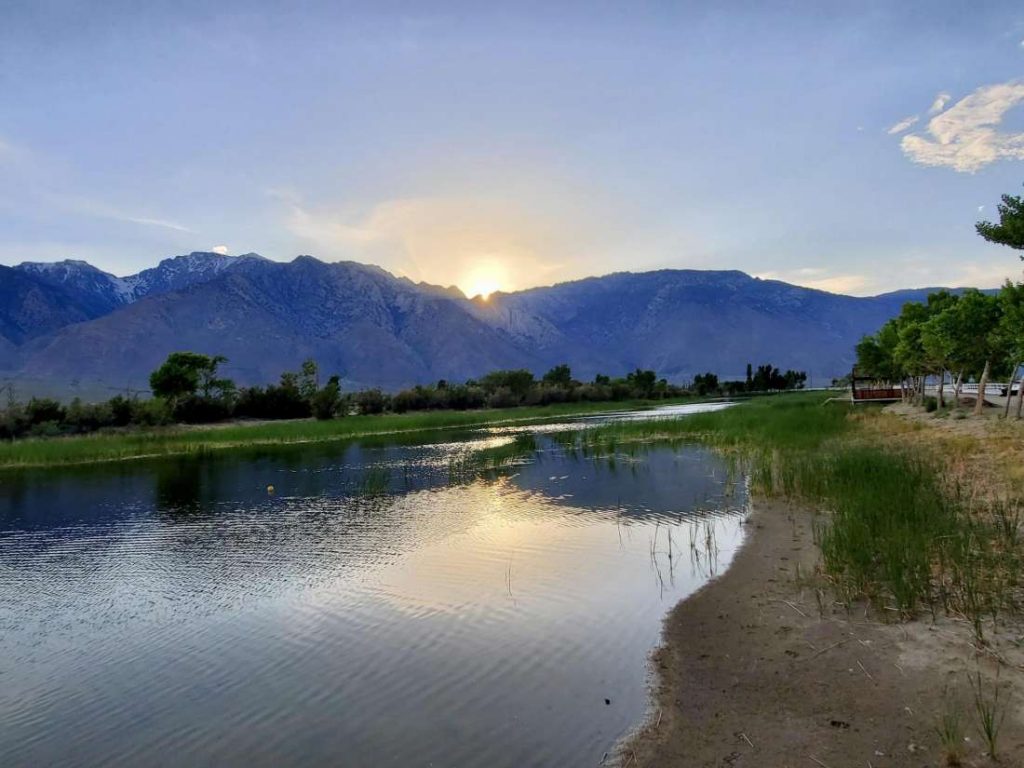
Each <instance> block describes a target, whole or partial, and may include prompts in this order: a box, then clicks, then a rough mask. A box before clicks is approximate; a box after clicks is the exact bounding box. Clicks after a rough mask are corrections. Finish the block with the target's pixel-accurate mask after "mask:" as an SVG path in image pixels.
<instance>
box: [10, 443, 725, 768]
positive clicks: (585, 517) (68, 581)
mask: <svg viewBox="0 0 1024 768" xmlns="http://www.w3.org/2000/svg"><path fill="white" fill-rule="evenodd" d="M482 440H483V441H484V442H482V443H480V444H478V445H475V446H473V447H474V448H501V447H502V446H505V445H506V443H507V442H508V440H509V437H508V436H507V435H497V436H493V437H486V436H485V437H483V438H482ZM466 452H467V446H466V444H465V443H445V442H442V441H438V442H436V443H433V444H430V445H427V446H418V447H417V446H383V445H379V446H374V447H368V446H359V445H348V446H345V445H335V446H333V447H332V446H304V447H301V448H290V449H287V450H284V451H265V452H254V453H251V454H247V455H242V456H240V455H223V456H216V457H214V458H206V459H203V460H170V461H162V462H150V463H145V464H143V463H137V464H131V465H122V466H115V467H104V468H98V467H96V468H92V469H90V470H74V471H63V472H60V473H24V474H21V475H16V476H15V475H12V476H10V477H5V478H4V479H3V481H2V482H0V636H2V638H3V639H2V640H0V679H2V680H3V686H0V717H2V718H3V722H4V724H5V725H4V729H3V730H2V732H0V761H2V762H3V763H4V764H12V763H36V764H38V763H45V762H47V761H53V762H64V761H66V760H67V759H69V757H70V756H74V759H75V760H76V761H77V762H79V763H81V764H96V765H99V764H118V763H120V764H152V763H155V762H164V763H166V762H170V763H171V764H182V765H184V764H188V765H195V764H208V765H212V764H217V765H233V764H237V765H242V764H245V765H254V764H256V765H280V764H309V765H314V764H323V763H325V762H326V763H332V764H353V765H394V766H406V765H428V764H431V762H433V763H434V764H448V765H452V764H456V765H487V766H506V765H507V766H522V765H565V766H573V765H580V766H593V765H596V763H597V762H598V761H599V760H600V758H601V756H602V754H603V753H604V752H605V751H606V750H607V749H609V747H610V746H611V744H612V743H614V741H615V740H616V739H617V738H618V737H619V736H620V735H621V734H622V733H623V732H624V731H625V730H626V729H628V728H629V727H630V726H631V725H633V724H635V723H636V722H637V721H638V719H639V718H640V717H641V716H642V714H643V711H644V707H645V702H646V689H645V679H646V676H645V669H646V668H645V662H646V656H647V653H648V652H649V650H650V649H651V648H652V647H653V646H654V645H655V644H656V642H657V638H658V633H659V631H660V622H661V617H662V616H663V615H664V613H665V612H666V611H667V609H668V608H669V607H670V606H671V605H672V604H673V603H674V602H675V601H677V600H678V599H679V598H680V597H682V596H684V595H686V594H689V593H690V592H692V591H693V590H694V589H696V588H697V587H698V586H699V585H700V584H701V583H703V582H704V580H706V578H707V576H708V574H709V572H710V571H711V570H713V569H714V568H721V567H724V566H725V565H726V564H727V562H728V560H729V558H730V556H731V553H732V551H733V549H734V548H735V546H736V545H737V544H738V542H739V540H740V528H739V525H738V517H736V516H728V515H726V516H722V515H721V514H720V513H721V512H723V511H728V510H736V509H740V508H742V506H743V504H744V499H743V493H742V486H737V485H735V484H733V483H731V482H729V473H728V472H727V468H726V466H725V464H724V463H723V462H722V461H721V460H720V459H719V458H717V457H715V456H714V455H711V454H709V453H707V452H705V451H703V450H701V449H697V448H684V449H681V450H679V451H674V450H671V449H668V448H658V449H653V450H645V451H642V452H639V453H637V454H636V455H634V456H626V455H616V456H614V457H600V458H598V459H596V460H594V459H590V458H583V457H581V456H577V455H567V454H565V453H563V452H562V451H561V450H560V449H559V448H558V447H557V446H556V445H555V444H553V443H551V442H549V441H546V440H545V439H540V440H538V442H537V450H536V451H530V452H529V453H528V454H527V456H526V457H525V461H521V462H517V463H516V464H515V465H514V466H511V467H509V468H508V469H506V470H504V471H502V472H498V473H495V474H494V475H493V476H491V477H489V479H480V480H475V481H472V482H469V483H461V484H459V483H456V484H450V483H451V480H452V474H451V467H452V464H453V462H457V461H458V460H459V459H461V458H464V457H465V454H466ZM377 471H380V472H383V473H384V474H383V477H384V478H385V485H386V490H387V493H385V494H383V495H372V494H367V493H366V492H365V491H366V479H367V476H368V472H377ZM268 484H273V485H274V486H275V488H276V490H277V494H276V495H275V496H268V494H267V492H266V486H267V485H268ZM704 513H711V514H704ZM670 535H671V544H670ZM691 542H692V546H691ZM605 698H609V699H611V700H612V705H611V706H607V705H605V703H604V699H605Z"/></svg>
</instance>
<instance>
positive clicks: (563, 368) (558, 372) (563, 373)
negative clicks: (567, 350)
mask: <svg viewBox="0 0 1024 768" xmlns="http://www.w3.org/2000/svg"><path fill="white" fill-rule="evenodd" d="M541 381H543V382H544V383H545V384H547V385H549V386H555V387H569V386H572V370H571V369H570V368H569V366H568V365H567V364H566V363H562V364H561V365H556V366H555V367H554V368H552V369H551V370H550V371H548V372H547V373H545V374H544V377H543V378H542V379H541Z"/></svg>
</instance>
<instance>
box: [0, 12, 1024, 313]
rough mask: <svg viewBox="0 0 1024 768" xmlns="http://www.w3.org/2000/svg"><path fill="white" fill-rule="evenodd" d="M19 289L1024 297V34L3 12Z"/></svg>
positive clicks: (3, 192)
mask: <svg viewBox="0 0 1024 768" xmlns="http://www.w3.org/2000/svg"><path fill="white" fill-rule="evenodd" d="M0 20H2V21H3V22H4V23H3V24H2V25H0V71H2V72H3V73H4V75H3V80H2V81H0V82H3V85H4V95H5V98H4V103H5V109H4V111H3V112H2V113H0V263H4V264H17V263H19V262H22V261H58V260H62V259H66V258H77V259H83V260H86V261H88V262H90V263H91V264H93V265H95V266H97V267H100V268H101V269H104V270H106V271H109V272H112V273H114V274H118V275H123V274H129V273H134V272H137V271H139V270H141V269H144V268H146V267H149V266H153V265H154V264H156V263H157V262H158V261H159V260H160V259H162V258H166V257H167V256H169V255H172V254H177V253H187V252H189V251H192V250H213V249H218V250H221V251H224V252H228V253H232V254H239V253H245V252H250V251H255V252H258V253H260V254H262V255H264V256H265V257H267V258H271V259H274V260H278V261H286V260H290V258H291V257H292V256H291V255H292V254H298V253H312V254H314V255H316V256H317V257H318V258H320V259H323V260H325V261H337V260H352V261H359V262H363V263H370V264H376V265H379V266H381V267H383V268H385V269H387V270H388V271H390V272H392V273H394V274H397V275H402V276H406V277H409V278H410V279H412V280H414V281H425V282H429V283H433V284H438V285H453V284H454V285H457V286H458V287H459V288H460V289H461V290H463V291H464V292H465V293H467V294H473V293H477V292H480V291H484V292H486V291H489V290H496V289H500V290H505V291H513V290H521V289H525V288H530V287H534V286H538V285H549V284H553V283H557V282H564V281H567V280H573V279H579V278H583V277H588V276H593V275H600V274H607V273H610V272H618V271H633V272H638V271H648V270H654V269H664V268H674V269H722V270H730V269H736V270H740V271H743V272H746V273H748V274H751V275H754V276H758V277H764V278H772V279H779V280H784V281H786V282H790V283H795V284H799V285H805V286H808V287H812V288H820V289H825V290H829V291H832V292H836V293H843V294H849V295H861V296H864V295H876V294H879V293H884V292H887V291H891V290H896V289H902V288H912V287H925V286H936V285H947V286H966V285H970V286H977V287H982V288H991V287H996V286H998V285H999V284H1000V283H1002V282H1003V281H1004V280H1005V279H1006V278H1015V279H1019V278H1020V276H1021V267H1020V263H1019V261H1018V260H1017V259H1016V256H1015V255H1014V253H1013V252H1012V251H1010V250H1008V249H1000V248H998V247H996V246H993V245H989V244H987V243H985V242H983V241H982V240H981V239H980V238H978V237H977V236H976V235H975V234H974V223H975V221H977V220H978V219H982V218H990V217H992V216H993V215H994V213H995V210H994V209H995V204H996V203H997V202H998V200H999V196H1000V195H1001V194H1004V193H1010V194H1020V193H1021V192H1022V191H1024V190H1022V187H1021V182H1022V181H1024V163H1022V162H1021V161H1022V159H1024V79H1022V77H1024V9H1022V8H1021V7H1020V6H1019V5H1018V4H1013V3H1009V2H1000V3H992V4H987V5H986V7H985V8H968V7H963V6H961V5H960V4H954V3H940V4H936V3H927V4H925V3H907V4H899V5H898V6H894V5H891V4H885V3H869V4H865V5H863V6H859V7H857V8H849V7H845V6H843V5H840V4H825V5H822V4H814V5H808V6H803V5H800V4H787V5H785V6H782V7H781V8H780V7H779V6H775V7H773V8H749V7H745V6H744V5H742V4H723V5H717V6H715V7H714V8H710V7H704V6H700V5H696V4H659V3H652V4H648V5H644V6H642V7H629V8H625V7H620V6H616V5H614V4H597V5H595V4H572V3H570V4H559V5H558V7H550V6H548V5H545V4H533V3H524V4H519V5H517V6H515V7H514V8H486V7H480V6H479V5H477V4H461V3H441V4H434V5H432V7H431V8H429V9H424V8H423V7H422V6H421V5H419V4H405V3H389V4H383V5H382V4H374V5H373V6H369V5H362V6H361V5H359V4H346V5H344V6H343V7H338V6H336V5H334V4H328V3H319V2H310V3H306V4H304V5H302V6H301V8H300V9H298V10H295V9H291V10H282V9H280V8H277V7H275V6H272V5H270V4H266V5H259V4H237V3H230V2H229V3H223V4H218V5H217V7H216V8H213V9H211V8H209V7H207V6H206V5H204V4H200V3H190V2H185V3H174V4H169V3H153V4H148V5H147V6H145V7H139V6H134V5H121V4H119V3H111V4H106V5H104V6H103V7H101V8H95V7H90V6H89V5H85V4H80V3H74V2H61V1H59V0H58V1H57V2H49V3H17V2H16V3H9V4H6V5H5V6H4V8H3V10H2V11H0Z"/></svg>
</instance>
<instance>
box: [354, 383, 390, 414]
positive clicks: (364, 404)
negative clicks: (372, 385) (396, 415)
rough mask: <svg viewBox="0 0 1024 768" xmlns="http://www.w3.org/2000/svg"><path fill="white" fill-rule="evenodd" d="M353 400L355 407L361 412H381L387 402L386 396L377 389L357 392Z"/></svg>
mask: <svg viewBox="0 0 1024 768" xmlns="http://www.w3.org/2000/svg"><path fill="white" fill-rule="evenodd" d="M355 402H356V408H358V409H359V412H360V413H363V414H373V413H383V412H384V409H385V408H386V407H387V404H388V400H387V397H386V396H385V394H384V393H383V392H381V391H380V390H379V389H364V390H363V391H362V392H357V393H356V398H355Z"/></svg>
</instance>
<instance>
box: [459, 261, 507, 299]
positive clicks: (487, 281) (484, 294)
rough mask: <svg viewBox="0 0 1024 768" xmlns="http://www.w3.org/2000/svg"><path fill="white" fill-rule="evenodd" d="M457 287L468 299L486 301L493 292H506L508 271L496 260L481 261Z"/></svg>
mask: <svg viewBox="0 0 1024 768" xmlns="http://www.w3.org/2000/svg"><path fill="white" fill-rule="evenodd" d="M459 287H460V288H461V289H462V291H463V293H465V294H466V295H467V296H468V297H470V298H473V297H474V296H480V297H481V298H482V299H484V300H485V301H486V300H487V298H488V297H489V296H490V295H491V294H492V293H494V292H495V291H502V290H508V288H509V281H508V270H507V269H506V268H505V265H504V264H502V263H501V262H500V261H498V260H496V259H481V260H480V261H477V262H476V263H475V264H474V265H473V267H472V269H470V271H469V272H468V273H466V275H465V277H463V278H462V279H461V280H459Z"/></svg>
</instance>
